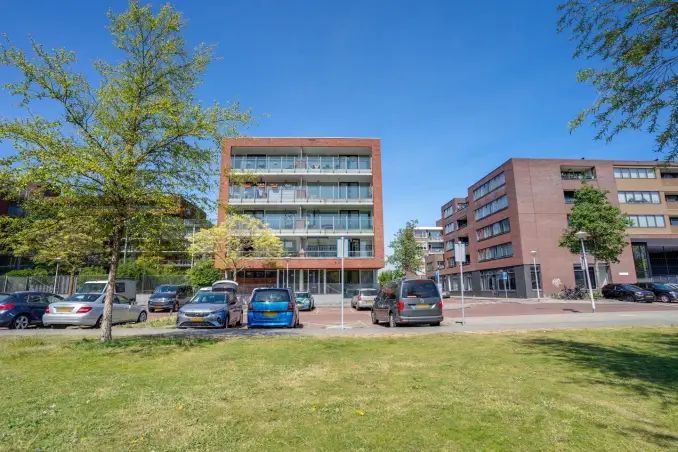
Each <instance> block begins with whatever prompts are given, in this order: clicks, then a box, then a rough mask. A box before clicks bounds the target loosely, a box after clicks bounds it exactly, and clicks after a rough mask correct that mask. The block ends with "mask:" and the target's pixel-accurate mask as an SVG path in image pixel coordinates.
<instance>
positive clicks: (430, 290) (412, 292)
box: [402, 281, 438, 298]
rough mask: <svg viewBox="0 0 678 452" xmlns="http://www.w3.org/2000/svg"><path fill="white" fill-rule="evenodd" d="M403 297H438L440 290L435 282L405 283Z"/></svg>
mask: <svg viewBox="0 0 678 452" xmlns="http://www.w3.org/2000/svg"><path fill="white" fill-rule="evenodd" d="M402 296H403V297H409V298H429V297H437V296H438V288H437V287H436V285H435V283H434V282H433V281H405V282H404V283H403V294H402Z"/></svg>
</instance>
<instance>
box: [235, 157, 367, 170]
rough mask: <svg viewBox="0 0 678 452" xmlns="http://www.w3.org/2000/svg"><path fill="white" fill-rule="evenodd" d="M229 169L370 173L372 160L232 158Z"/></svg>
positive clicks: (341, 158) (363, 158) (365, 158)
mask: <svg viewBox="0 0 678 452" xmlns="http://www.w3.org/2000/svg"><path fill="white" fill-rule="evenodd" d="M231 169H234V170H244V171H254V172H269V173H280V172H282V173H294V172H301V173H312V172H329V173H347V172H357V173H371V172H372V158H371V157H370V156H365V155H354V156H351V155H344V156H319V155H315V156H314V155H309V156H304V157H299V156H292V155H275V156H273V155H268V156H238V155H236V156H233V157H232V159H231Z"/></svg>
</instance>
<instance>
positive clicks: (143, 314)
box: [137, 311, 148, 323]
mask: <svg viewBox="0 0 678 452" xmlns="http://www.w3.org/2000/svg"><path fill="white" fill-rule="evenodd" d="M147 318H148V315H147V314H146V311H141V312H140V313H139V318H138V319H137V323H144V322H145V321H146V319H147Z"/></svg>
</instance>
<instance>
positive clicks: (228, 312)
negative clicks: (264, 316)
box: [177, 292, 243, 328]
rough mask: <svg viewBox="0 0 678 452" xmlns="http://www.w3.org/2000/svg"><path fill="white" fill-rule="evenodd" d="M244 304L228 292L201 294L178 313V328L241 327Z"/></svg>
mask: <svg viewBox="0 0 678 452" xmlns="http://www.w3.org/2000/svg"><path fill="white" fill-rule="evenodd" d="M242 320H243V309H242V303H240V301H239V300H238V299H237V298H236V297H235V296H234V295H233V294H230V293H228V292H200V293H198V294H196V296H195V297H193V299H192V300H191V302H190V303H188V304H187V305H186V306H184V307H182V308H181V309H179V312H178V313H177V328H228V327H229V326H240V325H242Z"/></svg>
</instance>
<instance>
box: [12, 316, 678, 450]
mask: <svg viewBox="0 0 678 452" xmlns="http://www.w3.org/2000/svg"><path fill="white" fill-rule="evenodd" d="M0 381H2V382H5V390H6V391H5V396H4V400H3V403H2V404H0V450H8V451H9V450H11V451H17V450H25V451H35V450H44V451H48V450H49V451H92V450H97V451H116V452H117V451H120V450H125V451H127V450H139V451H156V452H161V451H193V450H199V451H224V450H246V451H261V450H294V451H306V450H322V451H334V450H337V451H339V450H342V451H343V450H351V451H361V450H362V451H381V450H384V451H424V450H445V451H461V450H464V451H479V450H494V451H500V450H507V451H515V450H524V451H545V450H559V451H561V450H562V451H565V450H567V451H587V452H588V451H609V450H614V451H634V452H635V451H641V450H642V451H652V450H667V449H668V450H678V433H677V432H678V408H677V406H678V405H677V403H678V329H676V328H670V327H660V328H637V329H611V330H582V331H549V332H543V333H521V334H492V335H489V334H488V335H470V334H469V335H460V334H456V335H434V336H428V335H427V336H417V337H409V336H408V337H389V338H341V339H340V338H327V339H324V338H323V339H319V338H316V337H279V338H262V337H250V338H229V339H226V340H222V341H219V340H215V339H196V338H166V337H165V338H162V337H156V338H128V339H120V340H116V341H114V342H112V343H110V344H104V345H101V344H99V343H98V342H96V341H94V340H74V339H69V338H51V337H41V338H35V337H28V338H5V339H2V340H0Z"/></svg>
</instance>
